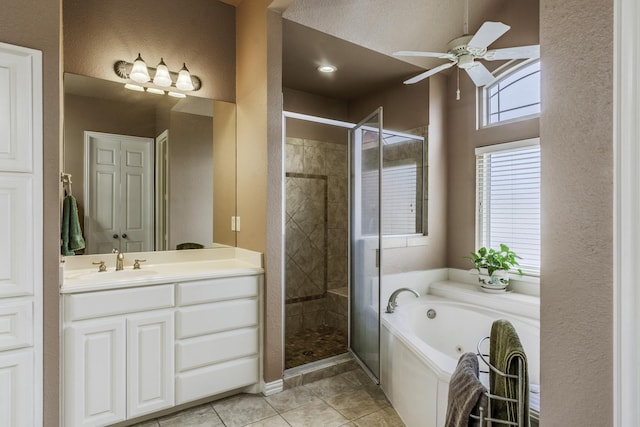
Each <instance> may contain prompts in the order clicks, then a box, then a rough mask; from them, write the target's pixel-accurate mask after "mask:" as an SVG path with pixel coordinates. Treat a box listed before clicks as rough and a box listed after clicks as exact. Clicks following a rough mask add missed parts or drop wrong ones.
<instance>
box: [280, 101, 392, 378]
mask: <svg viewBox="0 0 640 427" xmlns="http://www.w3.org/2000/svg"><path fill="white" fill-rule="evenodd" d="M376 115H378V116H379V117H380V123H379V126H378V129H377V131H378V139H379V141H378V142H379V149H380V158H379V160H380V162H379V179H380V180H381V179H382V160H383V158H382V150H383V143H382V136H383V133H384V129H383V126H382V107H379V108H378V109H376V110H375V111H374V112H372V113H371V114H369V115H368V116H367V117H365V119H364V120H362V121H361V122H360V123H350V122H344V121H340V120H333V119H327V118H323V117H318V116H311V115H308V114H302V113H295V112H291V111H283V113H282V128H283V139H282V141H283V142H282V143H283V144H286V138H287V132H286V119H288V118H291V119H297V120H304V121H309V122H314V123H321V124H326V125H331V126H336V127H341V128H347V129H349V140H348V141H347V150H348V156H349V158H348V163H347V164H348V171H347V176H348V179H349V186H348V205H347V209H348V212H349V220H348V224H349V225H348V234H349V238H350V243H349V250H348V251H347V254H348V255H347V276H348V278H349V283H348V289H349V294H348V335H349V346H348V352H350V353H351V354H352V355H353V357H354V358H355V360H356V361H357V362H358V364H359V365H360V366H361V367H362V368H363V369H364V370H365V372H366V373H367V374H368V375H369V376H370V377H371V378H372V379H373V380H374V381H376V383H380V375H379V374H380V356H379V354H380V327H381V321H380V319H381V312H380V306H381V305H382V304H381V302H380V289H381V284H382V269H381V266H382V263H381V261H382V253H381V252H382V245H381V240H382V212H381V209H379V211H380V212H379V216H378V250H377V257H378V259H377V263H378V280H377V282H378V345H377V348H378V369H377V371H378V374H375V373H374V372H372V370H371V369H370V368H369V367H368V366H367V365H366V363H364V362H363V361H362V359H361V358H360V356H358V355H357V354H356V352H354V351H353V349H352V348H351V335H352V331H351V327H352V325H351V297H352V296H351V227H352V224H351V209H352V206H351V204H352V199H351V197H352V195H351V172H352V171H351V167H352V164H351V163H352V162H351V161H352V159H351V148H352V147H351V132H352V131H353V130H354V129H355V128H356V127H358V126H360V125H363V124H365V123H367V122H368V121H369V120H370V119H371V118H372V117H374V116H376ZM285 152H286V150H283V156H284V153H285ZM284 163H285V159H284V158H283V164H284ZM380 184H381V183H380V182H379V188H378V191H379V193H380V192H381V191H382V187H381V185H380ZM282 191H283V193H284V186H283V189H282ZM381 199H382V195H381V194H379V200H380V201H381ZM283 200H286V196H285V195H284V194H283ZM379 207H380V208H381V205H380V206H379ZM282 220H283V229H284V217H283V218H282ZM285 269H286V267H285V266H284V265H283V271H285V274H286V270H285ZM283 284H284V285H286V281H283ZM284 294H286V290H284V292H283V295H284ZM284 307H285V304H284V301H283V317H285V313H284ZM285 321H286V320H285ZM285 327H286V326H285ZM283 329H284V328H283ZM283 335H284V334H283ZM294 369H295V368H294Z"/></svg>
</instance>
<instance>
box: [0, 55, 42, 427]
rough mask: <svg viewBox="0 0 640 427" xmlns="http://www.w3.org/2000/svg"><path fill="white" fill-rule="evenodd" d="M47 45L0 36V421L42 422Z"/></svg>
mask: <svg viewBox="0 0 640 427" xmlns="http://www.w3.org/2000/svg"><path fill="white" fill-rule="evenodd" d="M42 221H43V220H42V52H40V51H37V50H33V49H28V48H23V47H19V46H12V45H9V44H5V43H0V242H1V245H0V427H13V426H21V427H22V426H24V427H33V426H38V425H42V383H43V380H42V375H43V374H42Z"/></svg>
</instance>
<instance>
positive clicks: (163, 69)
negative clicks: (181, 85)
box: [153, 58, 171, 87]
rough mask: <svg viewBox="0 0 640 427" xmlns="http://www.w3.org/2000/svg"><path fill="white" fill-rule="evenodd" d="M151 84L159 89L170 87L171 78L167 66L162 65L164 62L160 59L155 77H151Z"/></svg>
mask: <svg viewBox="0 0 640 427" xmlns="http://www.w3.org/2000/svg"><path fill="white" fill-rule="evenodd" d="M153 84H155V85H157V86H160V87H169V86H171V76H170V75H169V69H168V68H167V64H165V63H164V60H163V59H162V58H160V63H159V64H158V67H157V68H156V75H155V76H154V77H153Z"/></svg>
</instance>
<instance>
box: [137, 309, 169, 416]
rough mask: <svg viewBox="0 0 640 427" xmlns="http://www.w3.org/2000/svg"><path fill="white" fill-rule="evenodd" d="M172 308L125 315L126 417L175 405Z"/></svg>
mask: <svg viewBox="0 0 640 427" xmlns="http://www.w3.org/2000/svg"><path fill="white" fill-rule="evenodd" d="M173 337H174V327H173V312H169V311H167V312H162V313H151V314H147V313H145V314H141V315H134V316H129V317H127V358H128V359H127V418H128V419H131V418H135V417H139V416H141V415H144V414H148V413H151V412H155V411H158V410H160V409H164V408H170V407H172V406H173V405H174V392H173V391H174V363H173V360H174V346H173V342H174V339H173Z"/></svg>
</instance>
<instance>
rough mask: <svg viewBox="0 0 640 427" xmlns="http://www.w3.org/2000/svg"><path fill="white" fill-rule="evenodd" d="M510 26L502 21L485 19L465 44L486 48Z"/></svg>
mask: <svg viewBox="0 0 640 427" xmlns="http://www.w3.org/2000/svg"><path fill="white" fill-rule="evenodd" d="M509 28H511V27H510V26H508V25H506V24H503V23H502V22H491V21H487V22H485V23H484V24H482V26H481V27H480V29H479V30H478V32H477V33H476V34H475V35H474V36H473V37H472V38H471V40H469V43H467V45H468V46H469V47H471V48H477V49H486V48H487V46H489V45H490V44H491V43H493V42H494V41H496V40H498V38H500V36H502V35H503V34H504V33H506V32H507V31H509Z"/></svg>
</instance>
